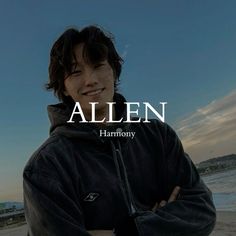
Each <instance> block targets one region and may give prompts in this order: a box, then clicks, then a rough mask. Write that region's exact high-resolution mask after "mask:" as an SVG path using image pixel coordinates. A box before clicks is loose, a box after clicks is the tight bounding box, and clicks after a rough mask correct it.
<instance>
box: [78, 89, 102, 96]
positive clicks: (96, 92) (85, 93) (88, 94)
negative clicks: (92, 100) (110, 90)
mask: <svg viewBox="0 0 236 236" xmlns="http://www.w3.org/2000/svg"><path fill="white" fill-rule="evenodd" d="M104 89H105V88H100V89H93V90H89V91H87V92H84V93H82V94H83V95H86V96H94V95H98V94H100V93H101V92H102V91H103V90H104Z"/></svg>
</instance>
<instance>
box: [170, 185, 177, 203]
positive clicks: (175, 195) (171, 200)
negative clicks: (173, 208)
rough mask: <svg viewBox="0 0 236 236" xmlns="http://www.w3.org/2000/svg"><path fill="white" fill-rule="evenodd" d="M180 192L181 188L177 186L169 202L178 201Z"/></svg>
mask: <svg viewBox="0 0 236 236" xmlns="http://www.w3.org/2000/svg"><path fill="white" fill-rule="evenodd" d="M179 191H180V187H179V186H176V187H175V188H174V190H173V192H172V193H171V195H170V198H169V200H168V202H173V201H175V200H176V198H177V196H178V194H179Z"/></svg>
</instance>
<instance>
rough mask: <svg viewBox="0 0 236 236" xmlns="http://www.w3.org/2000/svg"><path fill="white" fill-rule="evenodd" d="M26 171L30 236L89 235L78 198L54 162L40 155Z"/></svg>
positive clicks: (27, 217)
mask: <svg viewBox="0 0 236 236" xmlns="http://www.w3.org/2000/svg"><path fill="white" fill-rule="evenodd" d="M30 162H31V163H30V164H28V165H27V166H26V167H25V170H24V173H23V189H24V206H25V216H26V221H27V224H28V229H29V232H28V235H29V236H65V235H70V236H78V235H81V236H89V235H90V234H89V233H88V232H87V231H86V229H85V227H84V222H83V214H82V211H81V207H80V206H79V205H78V202H77V201H75V200H74V197H73V196H70V195H69V194H68V191H67V189H66V187H65V186H63V185H62V183H61V182H60V181H59V178H58V176H57V174H56V171H55V170H54V169H55V168H53V165H51V164H50V162H49V161H45V156H42V154H39V155H37V157H35V158H34V159H33V161H32V160H31V161H30Z"/></svg>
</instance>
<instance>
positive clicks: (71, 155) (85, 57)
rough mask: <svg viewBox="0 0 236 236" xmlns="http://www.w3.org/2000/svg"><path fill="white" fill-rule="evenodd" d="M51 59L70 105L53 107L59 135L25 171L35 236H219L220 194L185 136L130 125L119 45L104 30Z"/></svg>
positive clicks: (60, 45)
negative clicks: (207, 181)
mask: <svg viewBox="0 0 236 236" xmlns="http://www.w3.org/2000/svg"><path fill="white" fill-rule="evenodd" d="M50 56H51V58H50V65H49V78H50V81H49V83H48V84H47V88H48V89H52V90H53V91H54V93H55V94H56V96H57V97H58V98H59V100H61V101H62V103H59V104H56V105H51V106H49V107H48V113H49V118H50V121H51V128H50V137H49V138H48V140H46V142H45V143H44V144H43V145H42V146H41V147H40V148H39V149H38V150H37V151H36V152H35V153H34V154H33V155H32V157H31V159H30V160H29V162H28V163H27V165H26V167H25V170H24V201H25V214H26V219H27V223H28V226H29V235H31V236H41V235H42V236H46V235H50V236H54V235H55V236H65V235H70V236H78V235H81V236H86V235H88V236H89V235H104V236H105V235H113V234H115V235H123V236H125V235H129V236H135V235H143V236H144V235H145V236H148V235H152V236H162V235H188V236H189V235H193V236H195V235H201V236H204V235H209V234H210V232H211V231H212V229H213V227H214V224H215V218H216V215H215V208H214V205H213V202H212V196H211V192H210V191H209V189H208V188H207V187H206V186H205V185H204V183H203V182H202V180H201V178H200V177H199V175H198V172H197V170H196V168H195V166H194V165H193V163H192V161H191V160H190V158H189V157H188V156H187V154H185V153H184V150H183V147H182V145H181V142H180V140H179V139H178V137H177V136H176V134H175V132H174V131H173V130H172V129H171V128H170V127H169V126H168V125H167V124H165V123H162V122H160V121H158V120H152V121H151V122H150V123H144V122H142V121H143V120H141V122H133V121H134V120H131V122H123V120H125V118H127V112H126V109H127V107H126V106H125V99H124V97H123V96H122V95H120V94H118V93H117V82H118V80H119V76H120V73H121V64H122V59H121V58H120V56H119V55H118V53H117V52H116V49H115V47H114V45H113V42H112V40H111V37H110V36H109V35H106V34H105V33H104V32H103V31H102V30H101V29H99V28H98V27H95V26H89V27H86V28H84V29H82V30H81V31H78V30H76V29H69V30H67V31H65V32H64V33H63V34H62V35H61V36H60V37H59V39H58V40H57V41H56V42H55V44H54V45H53V47H52V50H51V55H50ZM77 102H79V103H77ZM91 102H92V103H96V104H95V105H96V106H94V107H93V108H94V109H92V108H91ZM109 102H110V103H112V102H114V104H113V105H114V109H111V107H110V106H109V105H108V104H107V103H109ZM75 104H79V106H78V108H81V109H82V112H81V111H80V112H78V113H79V114H76V112H75V109H74V107H75ZM72 114H74V115H73V122H68V121H72V119H71V118H72V117H71V115H72ZM122 118H123V120H122ZM111 119H112V120H121V121H120V122H116V123H108V121H109V120H111ZM85 120H86V121H91V120H96V121H97V122H96V123H92V122H84V121H85ZM81 121H82V122H81ZM101 130H102V132H103V133H104V132H109V133H112V134H115V133H117V132H118V131H119V132H121V131H122V132H126V133H128V132H134V133H135V135H134V137H133V138H131V137H129V136H126V137H119V136H118V135H117V136H115V137H104V136H103V135H101V134H102V133H101Z"/></svg>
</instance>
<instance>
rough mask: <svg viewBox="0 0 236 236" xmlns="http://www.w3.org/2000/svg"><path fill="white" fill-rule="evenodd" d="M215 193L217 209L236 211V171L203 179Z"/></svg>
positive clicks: (224, 172)
mask: <svg viewBox="0 0 236 236" xmlns="http://www.w3.org/2000/svg"><path fill="white" fill-rule="evenodd" d="M202 178H203V180H204V182H205V183H206V185H207V186H208V187H209V189H210V190H211V191H212V193H213V200H214V203H215V206H216V209H217V210H219V211H236V169H232V170H227V171H223V172H218V173H215V174H211V175H207V176H203V177H202Z"/></svg>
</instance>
